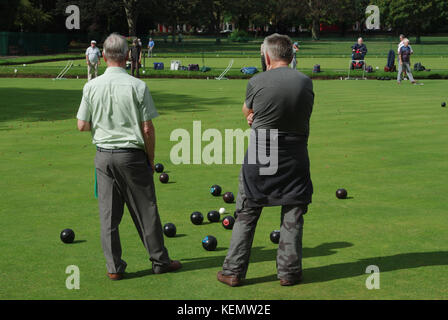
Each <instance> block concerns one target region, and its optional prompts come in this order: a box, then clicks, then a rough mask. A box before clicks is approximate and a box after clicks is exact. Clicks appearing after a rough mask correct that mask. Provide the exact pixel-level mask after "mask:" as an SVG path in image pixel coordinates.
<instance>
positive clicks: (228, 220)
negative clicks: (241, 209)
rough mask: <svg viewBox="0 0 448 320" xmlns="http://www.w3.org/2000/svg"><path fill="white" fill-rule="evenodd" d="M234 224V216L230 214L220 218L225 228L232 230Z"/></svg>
mask: <svg viewBox="0 0 448 320" xmlns="http://www.w3.org/2000/svg"><path fill="white" fill-rule="evenodd" d="M234 224H235V218H234V217H232V216H227V217H225V218H224V219H223V220H222V226H223V227H224V228H225V229H227V230H232V229H233V225H234Z"/></svg>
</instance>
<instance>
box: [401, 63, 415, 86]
mask: <svg viewBox="0 0 448 320" xmlns="http://www.w3.org/2000/svg"><path fill="white" fill-rule="evenodd" d="M403 70H405V71H406V74H407V75H408V77H409V81H411V82H414V81H415V80H414V77H413V76H412V70H411V65H410V64H409V62H403V64H400V63H398V75H397V81H398V82H401V73H402V72H403Z"/></svg>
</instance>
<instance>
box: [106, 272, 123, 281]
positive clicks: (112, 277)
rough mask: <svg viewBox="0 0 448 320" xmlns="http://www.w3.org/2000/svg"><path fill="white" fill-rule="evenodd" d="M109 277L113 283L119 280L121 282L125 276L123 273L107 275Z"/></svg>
mask: <svg viewBox="0 0 448 320" xmlns="http://www.w3.org/2000/svg"><path fill="white" fill-rule="evenodd" d="M107 276H108V277H109V279H110V280H113V281H117V280H121V279H123V274H122V273H109V272H108V273H107Z"/></svg>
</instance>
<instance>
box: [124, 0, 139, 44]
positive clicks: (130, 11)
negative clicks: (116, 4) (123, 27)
mask: <svg viewBox="0 0 448 320" xmlns="http://www.w3.org/2000/svg"><path fill="white" fill-rule="evenodd" d="M138 4H139V1H138V0H123V5H124V11H125V13H126V20H127V22H128V27H129V36H136V34H137V20H138V13H139V6H138Z"/></svg>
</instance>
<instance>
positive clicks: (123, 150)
mask: <svg viewBox="0 0 448 320" xmlns="http://www.w3.org/2000/svg"><path fill="white" fill-rule="evenodd" d="M96 150H97V151H99V152H108V153H129V152H139V151H143V150H142V149H137V148H121V149H104V148H100V147H96Z"/></svg>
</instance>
